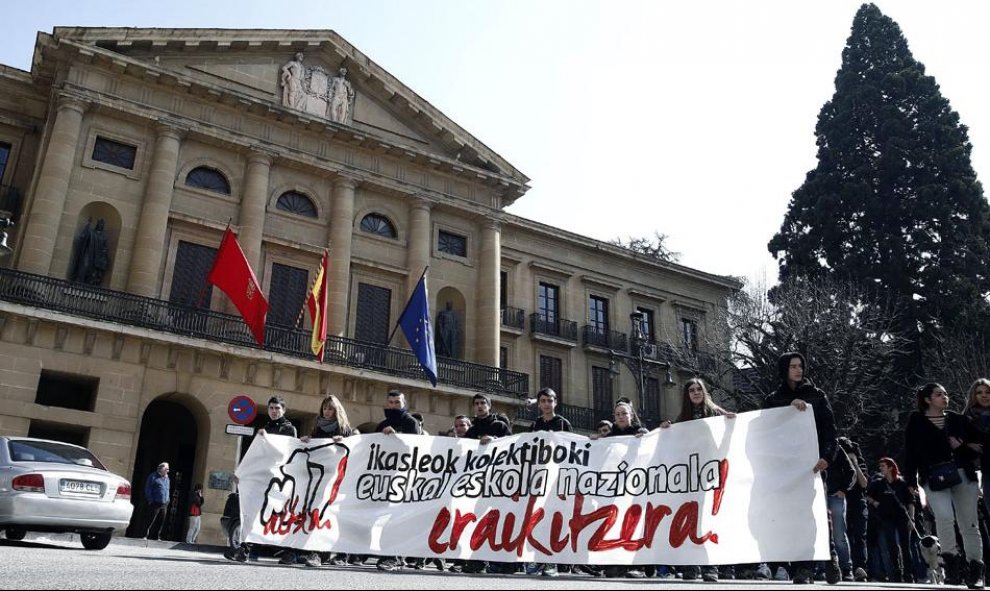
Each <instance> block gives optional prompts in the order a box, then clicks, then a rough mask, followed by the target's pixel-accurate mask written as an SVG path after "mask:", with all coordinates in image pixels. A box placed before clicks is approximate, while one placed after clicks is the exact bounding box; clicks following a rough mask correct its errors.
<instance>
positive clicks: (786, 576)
mask: <svg viewBox="0 0 990 591" xmlns="http://www.w3.org/2000/svg"><path fill="white" fill-rule="evenodd" d="M790 578H791V575H790V573H788V572H787V569H786V568H784V567H782V566H778V567H777V572H776V573H774V575H773V580H775V581H787V580H790Z"/></svg>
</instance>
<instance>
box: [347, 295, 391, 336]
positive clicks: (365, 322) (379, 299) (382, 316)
mask: <svg viewBox="0 0 990 591" xmlns="http://www.w3.org/2000/svg"><path fill="white" fill-rule="evenodd" d="M391 310H392V290H391V289H388V288H385V287H378V286H377V285H369V284H367V283H360V284H358V301H357V318H356V320H355V327H354V338H356V339H357V340H359V341H365V342H368V343H377V344H379V345H384V344H386V343H387V342H388V332H389V330H391V328H392V326H391V319H390V315H391Z"/></svg>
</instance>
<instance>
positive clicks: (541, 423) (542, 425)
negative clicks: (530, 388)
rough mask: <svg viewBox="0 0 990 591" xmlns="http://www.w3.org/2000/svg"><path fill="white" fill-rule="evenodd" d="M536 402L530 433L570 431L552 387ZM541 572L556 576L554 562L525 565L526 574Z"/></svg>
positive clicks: (540, 394)
mask: <svg viewBox="0 0 990 591" xmlns="http://www.w3.org/2000/svg"><path fill="white" fill-rule="evenodd" d="M536 404H538V405H539V407H540V416H539V417H537V419H536V420H535V421H533V426H532V427H531V428H530V430H529V431H530V432H531V433H536V432H538V431H570V430H571V422H570V421H568V420H567V419H565V418H564V417H562V416H560V415H559V414H557V393H556V392H554V390H553V388H543V389H542V390H540V391H539V392H537V393H536ZM540 573H542V574H543V576H544V577H556V576H557V574H558V567H557V565H556V564H541V563H537V562H534V563H531V564H529V565H527V566H526V574H527V575H536V574H540Z"/></svg>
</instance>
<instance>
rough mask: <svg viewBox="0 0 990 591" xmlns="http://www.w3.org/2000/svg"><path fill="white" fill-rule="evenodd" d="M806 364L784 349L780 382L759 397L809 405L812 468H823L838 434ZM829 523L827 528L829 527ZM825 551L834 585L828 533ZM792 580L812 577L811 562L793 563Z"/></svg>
mask: <svg viewBox="0 0 990 591" xmlns="http://www.w3.org/2000/svg"><path fill="white" fill-rule="evenodd" d="M807 371H808V365H807V363H806V361H805V358H804V355H802V354H800V353H797V352H795V351H791V352H788V353H784V354H783V355H781V356H780V357H779V358H778V359H777V375H778V377H779V378H780V386H779V387H778V388H777V389H776V390H775V391H774V392H773V393H772V394H770V395H769V396H767V397H766V399H764V401H763V408H778V407H782V406H788V405H790V406H793V407H794V408H796V409H798V410H799V411H802V412H804V411H806V410H808V407H811V410H812V412H813V413H814V415H815V430H816V432H817V435H818V454H819V458H818V461H817V462H816V463H815V465H814V466H813V467H812V470H813V471H814V472H815V473H819V472H822V471H824V470H826V469H827V468H828V466H829V463H830V462H831V461H832V460H833V459H834V458H835V450H836V449H838V445H839V443H838V438H837V434H836V432H835V415H834V414H832V405H831V404H830V403H829V401H828V398H826V397H825V392H822V391H821V390H820V389H819V388H817V387H816V386H815V385H814V384H813V383H812V382H811V380H810V379H808V378H806V377H805V373H806V372H807ZM831 529H832V528H831V526H829V530H830V531H831ZM829 555H830V556H831V560H830V561H829V562H828V564H827V568H826V570H825V579H826V581H828V583H829V584H830V585H834V584H836V583H838V582H839V580H840V579H841V578H842V574H841V571H840V570H839V560H838V557H837V556H836V553H835V544H834V542H833V541H832V540H831V536H829ZM794 567H795V571H794V578H793V581H794V583H796V584H799V585H807V584H810V583H811V582H812V580H813V579H814V568H813V564H812V563H811V562H799V563H795V564H794Z"/></svg>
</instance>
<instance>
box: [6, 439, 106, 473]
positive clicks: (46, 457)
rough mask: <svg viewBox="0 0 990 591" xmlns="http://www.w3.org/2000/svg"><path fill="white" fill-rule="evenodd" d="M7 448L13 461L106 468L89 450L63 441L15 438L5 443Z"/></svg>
mask: <svg viewBox="0 0 990 591" xmlns="http://www.w3.org/2000/svg"><path fill="white" fill-rule="evenodd" d="M7 449H8V450H9V451H10V459H11V460H13V461H15V462H48V463H51V464H73V465H76V466H92V467H94V468H99V469H100V470H106V467H105V466H104V465H103V464H102V463H100V460H99V459H97V457H96V456H94V455H93V454H91V453H90V452H89V450H87V449H83V448H81V447H75V446H72V445H65V444H64V443H56V442H54V441H31V440H26V439H15V440H12V441H10V442H9V443H8V444H7Z"/></svg>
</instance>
